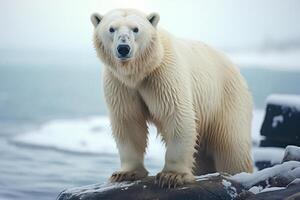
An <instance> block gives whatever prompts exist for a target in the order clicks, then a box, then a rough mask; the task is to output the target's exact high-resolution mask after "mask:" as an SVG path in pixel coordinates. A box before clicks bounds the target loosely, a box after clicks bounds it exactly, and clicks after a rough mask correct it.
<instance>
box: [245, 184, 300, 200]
mask: <svg viewBox="0 0 300 200" xmlns="http://www.w3.org/2000/svg"><path fill="white" fill-rule="evenodd" d="M245 199H246V200H283V199H285V200H299V199H300V182H299V183H297V184H291V185H288V186H287V187H286V189H282V190H275V191H270V192H262V193H259V194H256V195H251V196H249V197H248V198H245Z"/></svg>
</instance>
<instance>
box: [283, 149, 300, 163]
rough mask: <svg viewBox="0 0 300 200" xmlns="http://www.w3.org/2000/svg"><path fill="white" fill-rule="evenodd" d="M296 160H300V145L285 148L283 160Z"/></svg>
mask: <svg viewBox="0 0 300 200" xmlns="http://www.w3.org/2000/svg"><path fill="white" fill-rule="evenodd" d="M290 160H296V161H299V162H300V147H297V146H292V145H289V146H287V147H286V148H285V152H284V157H283V159H282V162H287V161H290Z"/></svg>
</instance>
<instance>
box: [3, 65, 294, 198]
mask: <svg viewBox="0 0 300 200" xmlns="http://www.w3.org/2000/svg"><path fill="white" fill-rule="evenodd" d="M81 63H84V61H81ZM101 68H102V66H101V64H94V65H87V66H82V65H81V66H76V65H75V64H74V65H67V66H66V65H64V64H60V63H59V62H56V63H54V64H53V63H52V64H49V63H48V64H47V63H43V64H40V65H36V63H33V64H32V65H31V64H30V62H25V64H23V63H22V62H19V63H13V64H12V63H9V62H7V63H5V62H0V199H8V200H16V199H22V200H27V199H28V200H32V199H46V200H47V199H49V200H50V199H55V198H56V196H57V195H58V194H59V192H60V191H62V190H63V189H65V188H69V187H73V186H81V185H86V184H93V183H97V182H105V181H107V178H108V177H109V176H110V175H111V173H112V172H114V171H115V170H118V169H119V158H118V153H117V149H116V146H115V143H114V141H113V138H112V136H111V130H110V126H109V120H108V118H107V110H106V106H105V103H104V99H103V90H102V79H101V74H102V72H101ZM241 72H242V73H243V75H244V76H245V77H246V79H247V81H248V84H249V86H250V90H251V92H252V94H253V97H254V101H255V108H256V109H259V110H261V109H263V108H264V106H265V102H264V100H265V98H266V97H267V95H268V94H270V93H294V94H300V72H299V71H282V70H281V71H280V70H270V69H264V68H256V67H255V66H253V67H248V68H242V69H241ZM254 116H255V119H254V121H253V130H252V134H253V137H254V139H255V138H256V139H257V137H259V134H258V132H259V129H260V125H261V121H262V119H263V116H264V114H263V111H256V112H255V115H254ZM150 133H151V134H150V138H149V148H148V150H147V156H146V166H147V168H148V169H149V171H150V173H151V174H155V173H157V172H159V170H160V169H161V168H162V167H163V159H164V153H165V149H164V146H163V144H162V143H161V141H160V138H159V137H157V136H156V129H155V128H154V127H153V126H151V127H150Z"/></svg>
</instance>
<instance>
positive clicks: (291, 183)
mask: <svg viewBox="0 0 300 200" xmlns="http://www.w3.org/2000/svg"><path fill="white" fill-rule="evenodd" d="M296 184H300V178H296V179H295V180H293V181H292V182H290V184H288V186H290V185H296Z"/></svg>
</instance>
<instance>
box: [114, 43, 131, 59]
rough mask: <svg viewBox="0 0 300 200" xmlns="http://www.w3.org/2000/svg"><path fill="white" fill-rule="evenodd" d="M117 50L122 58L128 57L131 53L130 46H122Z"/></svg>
mask: <svg viewBox="0 0 300 200" xmlns="http://www.w3.org/2000/svg"><path fill="white" fill-rule="evenodd" d="M117 50H118V53H119V55H120V56H122V57H126V56H127V55H128V54H129V52H130V46H129V45H128V44H120V45H119V46H118V47H117Z"/></svg>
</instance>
